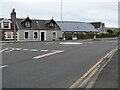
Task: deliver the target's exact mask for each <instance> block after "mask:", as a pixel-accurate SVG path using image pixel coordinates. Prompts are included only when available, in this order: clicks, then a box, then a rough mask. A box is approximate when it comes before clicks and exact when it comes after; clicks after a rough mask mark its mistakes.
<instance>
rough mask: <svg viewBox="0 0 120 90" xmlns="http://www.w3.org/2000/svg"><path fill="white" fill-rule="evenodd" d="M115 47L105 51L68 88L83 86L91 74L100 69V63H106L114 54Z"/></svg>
mask: <svg viewBox="0 0 120 90" xmlns="http://www.w3.org/2000/svg"><path fill="white" fill-rule="evenodd" d="M116 51H117V49H113V50H111V51H110V52H109V53H107V54H106V55H105V56H104V57H103V58H102V59H100V61H98V62H97V63H96V64H95V65H94V66H93V67H92V68H90V69H89V70H88V71H87V72H86V73H85V74H84V75H83V76H82V77H81V78H80V79H78V80H77V81H76V82H75V83H74V84H73V85H71V86H70V87H69V88H83V86H85V84H86V83H87V82H88V81H89V80H90V79H91V77H93V75H94V74H95V73H96V71H98V69H100V67H101V65H102V64H103V63H105V64H106V63H108V61H110V59H111V58H112V56H113V55H114V54H115V52H116Z"/></svg>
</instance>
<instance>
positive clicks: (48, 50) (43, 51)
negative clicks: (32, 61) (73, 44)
mask: <svg viewBox="0 0 120 90" xmlns="http://www.w3.org/2000/svg"><path fill="white" fill-rule="evenodd" d="M40 51H42V52H48V51H49V50H40Z"/></svg>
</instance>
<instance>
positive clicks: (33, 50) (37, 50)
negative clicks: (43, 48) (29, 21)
mask: <svg viewBox="0 0 120 90" xmlns="http://www.w3.org/2000/svg"><path fill="white" fill-rule="evenodd" d="M30 51H33V52H35V51H38V50H37V49H31V50H30Z"/></svg>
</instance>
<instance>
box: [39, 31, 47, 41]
mask: <svg viewBox="0 0 120 90" xmlns="http://www.w3.org/2000/svg"><path fill="white" fill-rule="evenodd" d="M41 32H44V39H45V40H44V41H46V31H45V30H41V31H40V41H41Z"/></svg>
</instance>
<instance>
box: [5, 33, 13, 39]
mask: <svg viewBox="0 0 120 90" xmlns="http://www.w3.org/2000/svg"><path fill="white" fill-rule="evenodd" d="M8 33H11V38H8ZM13 36H14V35H13V32H5V39H14V38H13Z"/></svg>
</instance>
